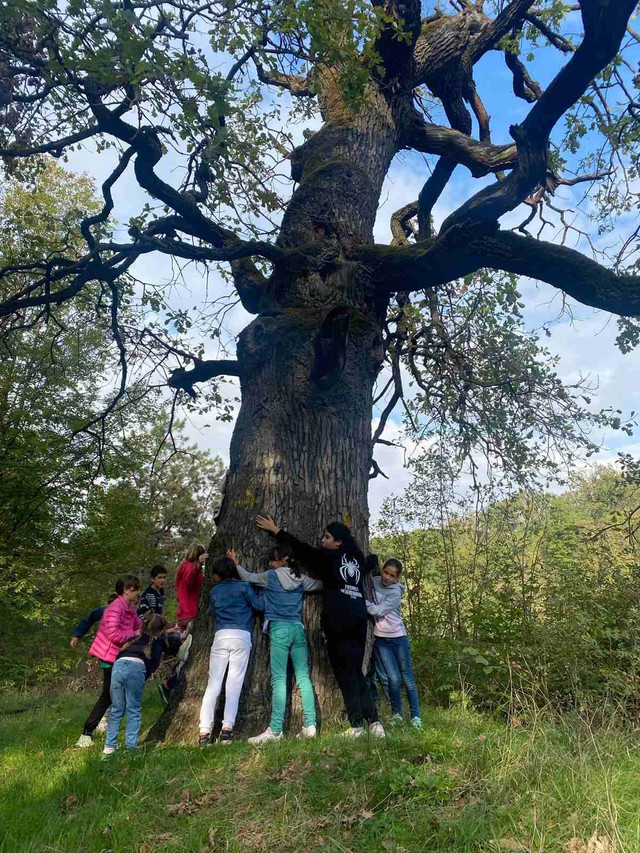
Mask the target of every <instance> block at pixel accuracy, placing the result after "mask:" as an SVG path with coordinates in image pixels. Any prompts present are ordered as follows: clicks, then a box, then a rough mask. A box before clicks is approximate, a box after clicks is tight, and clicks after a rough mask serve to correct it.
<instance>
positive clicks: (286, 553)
mask: <svg viewBox="0 0 640 853" xmlns="http://www.w3.org/2000/svg"><path fill="white" fill-rule="evenodd" d="M269 560H286V561H287V566H288V567H289V569H290V570H291V574H292V575H293V576H294V578H301V577H302V572H301V571H300V564H299V563H298V560H297V559H296V557H295V555H294V553H293V549H292V548H291V546H290V545H282V544H278V545H274V546H273V548H272V549H271V552H270V554H269Z"/></svg>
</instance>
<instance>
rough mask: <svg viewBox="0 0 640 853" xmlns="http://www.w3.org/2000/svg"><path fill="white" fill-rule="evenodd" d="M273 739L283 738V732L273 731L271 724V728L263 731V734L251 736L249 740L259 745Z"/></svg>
mask: <svg viewBox="0 0 640 853" xmlns="http://www.w3.org/2000/svg"><path fill="white" fill-rule="evenodd" d="M272 740H282V732H272V731H271V726H269V728H268V729H267V730H266V731H265V732H262V734H261V735H256V736H255V737H250V738H249V740H248V742H249V743H252V744H254V745H257V744H260V743H269V741H272Z"/></svg>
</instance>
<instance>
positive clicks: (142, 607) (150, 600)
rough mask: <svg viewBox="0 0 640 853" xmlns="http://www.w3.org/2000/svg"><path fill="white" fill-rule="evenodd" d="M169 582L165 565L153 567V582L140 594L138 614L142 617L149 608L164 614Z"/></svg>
mask: <svg viewBox="0 0 640 853" xmlns="http://www.w3.org/2000/svg"><path fill="white" fill-rule="evenodd" d="M166 582H167V570H166V569H165V567H164V566H154V567H153V568H152V569H151V583H150V584H149V586H148V587H147V588H146V589H145V591H144V592H143V593H142V595H141V596H140V604H139V605H138V616H139V617H140V618H141V619H142V617H143V616H144V614H145V613H147V612H148V611H149V610H150V611H151V612H152V613H157V614H158V616H162V611H163V610H164V599H165V591H164V585H165V584H166Z"/></svg>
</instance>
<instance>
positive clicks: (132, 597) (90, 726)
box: [76, 575, 140, 749]
mask: <svg viewBox="0 0 640 853" xmlns="http://www.w3.org/2000/svg"><path fill="white" fill-rule="evenodd" d="M122 580H123V590H122V595H119V596H118V597H117V598H116V599H115V601H112V602H111V604H110V605H109V606H108V607H107V609H106V610H105V611H104V614H103V616H102V619H101V620H100V627H99V628H98V633H97V634H96V638H95V640H94V641H93V643H92V645H91V648H90V649H89V654H90V655H94V657H97V658H98V661H99V665H100V668H101V669H102V677H103V680H102V693H101V694H100V696H99V697H98V701H97V702H96V704H95V705H94V706H93V708H92V710H91V713H90V714H89V716H88V717H87V719H86V721H85V724H84V728H83V730H82V734H81V735H80V737H79V738H78V741H77V743H76V746H78V747H80V748H81V749H84V748H86V747H89V746H92V745H93V732H94V731H95V729H96V726H97V725H98V723H99V722H100V720H101V719H102V716H103V714H104V713H105V711H106V710H107V709H108V708H109V706H110V705H111V671H112V668H113V662H114V660H115V659H116V656H117V655H118V652H120V650H121V649H122V645H123V643H125V642H126V641H127V640H128V639H129V637H131V636H133V635H134V634H135V633H136V631H137V630H138V628H139V627H140V619H139V618H138V615H137V613H136V605H137V604H138V601H139V600H140V581H139V580H138V578H134V577H133V576H132V575H127V576H126V577H125V578H123V579H122Z"/></svg>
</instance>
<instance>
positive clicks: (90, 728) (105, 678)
mask: <svg viewBox="0 0 640 853" xmlns="http://www.w3.org/2000/svg"><path fill="white" fill-rule="evenodd" d="M112 672H113V667H112V666H110V667H109V668H108V669H106V668H105V669H103V670H102V693H101V694H100V695H99V696H98V701H97V702H96V704H95V705H94V706H93V708H92V709H91V713H90V714H89V716H88V717H87V719H86V721H85V724H84V728H83V729H82V734H83V735H89V737H93V733H94V731H95V730H96V728H97V725H98V723H99V722H100V720H101V719H102V718H103V717H104V715H105V713H106V712H107V710H108V709H109V707H110V705H111V673H112Z"/></svg>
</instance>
